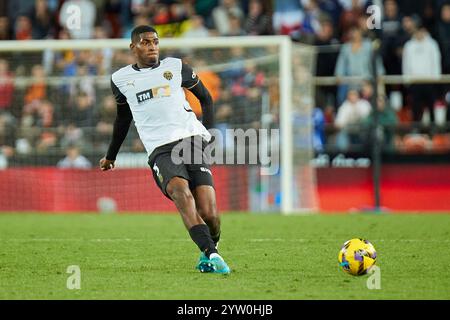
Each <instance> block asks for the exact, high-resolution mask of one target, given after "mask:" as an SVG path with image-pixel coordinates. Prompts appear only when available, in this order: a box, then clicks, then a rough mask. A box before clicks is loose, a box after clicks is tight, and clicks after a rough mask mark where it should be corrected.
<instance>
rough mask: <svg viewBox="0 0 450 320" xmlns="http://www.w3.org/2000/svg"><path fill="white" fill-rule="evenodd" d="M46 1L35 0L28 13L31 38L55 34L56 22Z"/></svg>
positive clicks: (41, 37) (43, 37) (48, 36)
mask: <svg viewBox="0 0 450 320" xmlns="http://www.w3.org/2000/svg"><path fill="white" fill-rule="evenodd" d="M47 2H48V1H47V0H35V4H34V6H33V8H32V9H31V12H30V13H29V17H30V19H31V25H32V31H31V33H32V36H33V39H45V38H53V37H54V35H55V34H54V33H55V29H56V28H55V27H56V24H55V21H54V16H53V12H51V11H50V9H49V7H48V4H47Z"/></svg>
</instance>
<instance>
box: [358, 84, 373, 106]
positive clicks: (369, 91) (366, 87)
mask: <svg viewBox="0 0 450 320" xmlns="http://www.w3.org/2000/svg"><path fill="white" fill-rule="evenodd" d="M373 94H374V92H373V85H372V83H371V82H370V81H369V80H364V81H363V82H362V85H361V99H363V100H366V101H367V102H369V103H372V98H373Z"/></svg>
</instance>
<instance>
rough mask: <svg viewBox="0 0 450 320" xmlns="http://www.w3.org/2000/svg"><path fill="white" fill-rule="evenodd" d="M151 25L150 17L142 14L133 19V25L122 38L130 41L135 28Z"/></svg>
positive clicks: (125, 31)
mask: <svg viewBox="0 0 450 320" xmlns="http://www.w3.org/2000/svg"><path fill="white" fill-rule="evenodd" d="M149 24H151V21H150V19H149V17H148V16H146V15H144V14H142V13H141V14H138V15H136V16H135V17H134V19H133V25H131V26H129V27H128V28H127V29H125V30H124V32H123V34H122V38H125V39H130V37H131V32H132V31H133V29H134V28H135V27H137V26H142V25H149Z"/></svg>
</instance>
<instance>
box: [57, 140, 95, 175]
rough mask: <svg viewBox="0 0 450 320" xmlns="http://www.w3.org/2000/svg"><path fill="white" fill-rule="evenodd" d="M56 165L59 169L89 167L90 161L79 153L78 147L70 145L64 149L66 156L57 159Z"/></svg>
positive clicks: (90, 165)
mask: <svg viewBox="0 0 450 320" xmlns="http://www.w3.org/2000/svg"><path fill="white" fill-rule="evenodd" d="M57 167H58V168H60V169H90V168H92V164H91V162H90V161H89V160H88V159H87V158H86V157H85V156H83V155H81V154H80V149H79V148H78V147H77V146H75V145H71V146H69V147H68V148H67V150H66V157H65V158H64V159H61V160H60V161H58V164H57Z"/></svg>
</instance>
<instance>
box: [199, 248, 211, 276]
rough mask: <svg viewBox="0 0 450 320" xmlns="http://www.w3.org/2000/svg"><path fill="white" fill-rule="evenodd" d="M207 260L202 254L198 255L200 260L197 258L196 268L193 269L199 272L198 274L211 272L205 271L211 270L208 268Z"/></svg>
mask: <svg viewBox="0 0 450 320" xmlns="http://www.w3.org/2000/svg"><path fill="white" fill-rule="evenodd" d="M208 264H209V259H208V257H207V256H206V254H205V253H204V252H201V253H200V258H198V262H197V266H196V267H195V269H197V270H200V272H211V271H205V270H209V269H211V267H212V266H209V265H208Z"/></svg>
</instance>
